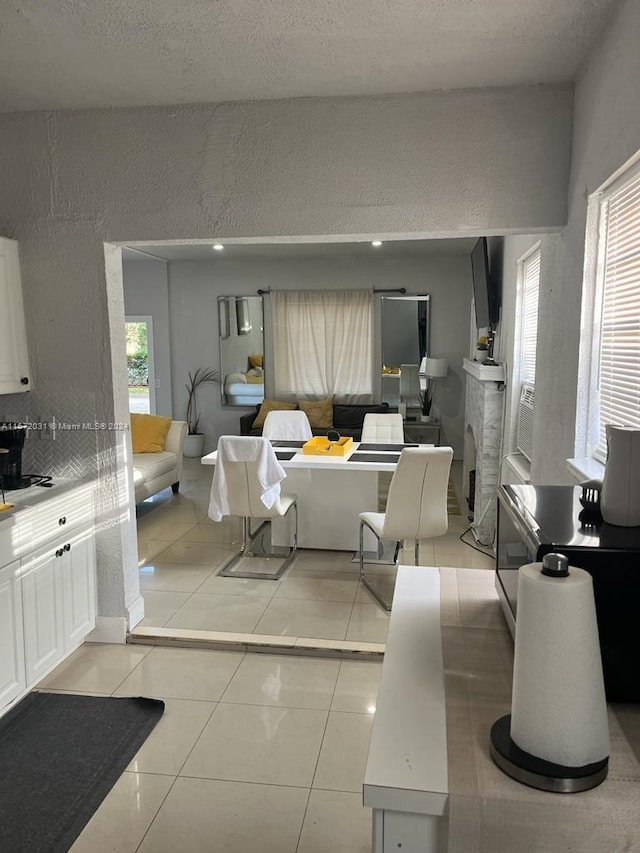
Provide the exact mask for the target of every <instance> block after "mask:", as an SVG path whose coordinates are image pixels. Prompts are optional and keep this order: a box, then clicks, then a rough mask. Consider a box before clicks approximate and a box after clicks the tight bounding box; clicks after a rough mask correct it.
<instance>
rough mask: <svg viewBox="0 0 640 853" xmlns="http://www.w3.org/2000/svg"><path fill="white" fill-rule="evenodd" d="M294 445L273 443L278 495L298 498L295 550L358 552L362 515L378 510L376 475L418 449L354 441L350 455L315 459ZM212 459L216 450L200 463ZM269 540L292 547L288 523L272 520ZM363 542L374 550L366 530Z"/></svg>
mask: <svg viewBox="0 0 640 853" xmlns="http://www.w3.org/2000/svg"><path fill="white" fill-rule="evenodd" d="M297 445H298V446H296V442H289V443H287V442H284V441H281V442H274V450H275V451H276V455H277V456H278V458H279V461H280V464H281V465H282V467H283V468H284V470H285V471H286V474H287V477H286V480H285V481H284V482H283V483H282V491H283V493H286V494H294V495H296V496H297V499H298V547H300V548H317V549H324V550H330V551H354V550H355V551H357V550H358V549H359V547H360V543H359V528H360V519H359V515H360V513H361V512H377V511H378V474H379V473H380V472H381V471H389V472H393V471H395V468H396V465H397V462H398V458H399V455H400V452H401V450H402V448H403V447H416V446H417V445H416V444H408V445H372V444H364V443H362V442H354V444H353V452H352V453H351V454H350V455H349V456H313V455H310V454H306V453H303V452H302V449H301V445H302V442H298V443H297ZM369 448H375V449H369ZM384 448H396V449H395V450H393V449H386V450H385V449H384ZM285 457H288V458H285ZM216 458H217V451H214V452H213V453H208V454H207V455H206V456H203V458H202V464H203V465H215V463H216ZM271 540H272V543H273V544H274V545H290V544H291V543H292V540H293V533H292V521H291V519H289V518H282V519H280V518H278V519H273V521H272V529H271ZM364 542H365V550H366V551H375V549H376V546H377V543H376V540H375V537H374V536H373V535H372V534H371V533H370V532H369V531H368V530H367V529H366V528H365V540H364Z"/></svg>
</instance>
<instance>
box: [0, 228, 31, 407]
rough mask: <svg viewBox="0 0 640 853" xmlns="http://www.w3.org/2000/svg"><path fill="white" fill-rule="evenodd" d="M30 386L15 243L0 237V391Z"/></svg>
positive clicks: (17, 390)
mask: <svg viewBox="0 0 640 853" xmlns="http://www.w3.org/2000/svg"><path fill="white" fill-rule="evenodd" d="M31 387H32V383H31V374H30V371H29V354H28V349H27V334H26V329H25V321H24V306H23V302H22V284H21V279H20V263H19V261H18V244H17V243H16V241H15V240H9V239H7V238H6V237H0V394H17V393H19V392H21V391H29V390H30V389H31Z"/></svg>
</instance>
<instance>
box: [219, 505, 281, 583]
mask: <svg viewBox="0 0 640 853" xmlns="http://www.w3.org/2000/svg"><path fill="white" fill-rule="evenodd" d="M291 509H293V510H294V512H295V525H294V531H293V547H291V548H289V550H288V552H287V553H286V554H278V553H275V552H270V553H264V554H261V555H260V557H261V558H262V557H266V558H269V557H282V556H284V557H285V559H284V561H283V562H282V563H281V565H280V566H278V568H277V570H276V571H274V572H252V571H250V570H248V571H237V572H234V571H232V568H233V566H235V564H236V563H237V562H239V561H240V560H241V559H242V558H243V557H244V556H245V552H246V549H247V544H248V542H252V541H253V539H255V537H256V536H257V535H258V533H259V532H260V531H261V530H262V528H263V527H264V524H265V523H266V522H263V523H262V524H260V526H259V527H258V528H257V530H255V531H254V533H253V535H251V536H250V535H249V526H250V519H249V518H243V519H242V542H241V545H240V550H239V551H238V552H237V553H236V554H234V555H233V557H231V559H229V560H227V562H226V563H225V564H224V565H223V567H222V568H221V569H220V570H219V572H218V575H220V576H221V577H225V578H255V579H256V580H270V581H277V580H278V579H279V578H281V577H282V575H283V574H284V572H285V571H286V570H287V569H288V568H289V566H290V565H291V563H292V562H293V561H294V559H295V557H296V553H297V551H298V504H297V502H296V501H294V502H293V503H292V504H291V506H290V507H289V509H288V510H287V512H286V513H285V517H286V516H287V515H288V514H289V510H291ZM247 559H257V558H254V557H249V555H247Z"/></svg>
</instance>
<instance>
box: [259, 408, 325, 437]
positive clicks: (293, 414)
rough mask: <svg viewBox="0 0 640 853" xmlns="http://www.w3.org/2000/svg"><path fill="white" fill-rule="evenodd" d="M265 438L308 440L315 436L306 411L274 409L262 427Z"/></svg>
mask: <svg viewBox="0 0 640 853" xmlns="http://www.w3.org/2000/svg"><path fill="white" fill-rule="evenodd" d="M262 437H263V438H273V439H277V440H287V439H289V440H290V441H307V440H308V439H310V438H313V432H312V431H311V426H310V425H309V418H308V417H307V414H306V412H301V411H298V410H294V411H288V410H287V411H273V412H269V414H268V415H267V417H266V418H265V421H264V426H263V427H262Z"/></svg>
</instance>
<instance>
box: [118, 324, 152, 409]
mask: <svg viewBox="0 0 640 853" xmlns="http://www.w3.org/2000/svg"><path fill="white" fill-rule="evenodd" d="M124 325H125V335H126V341H127V384H128V390H129V411H130V412H135V413H136V414H147V415H154V414H155V413H156V387H155V376H154V369H153V319H152V317H148V316H129V315H128V316H127V317H125V324H124Z"/></svg>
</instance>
